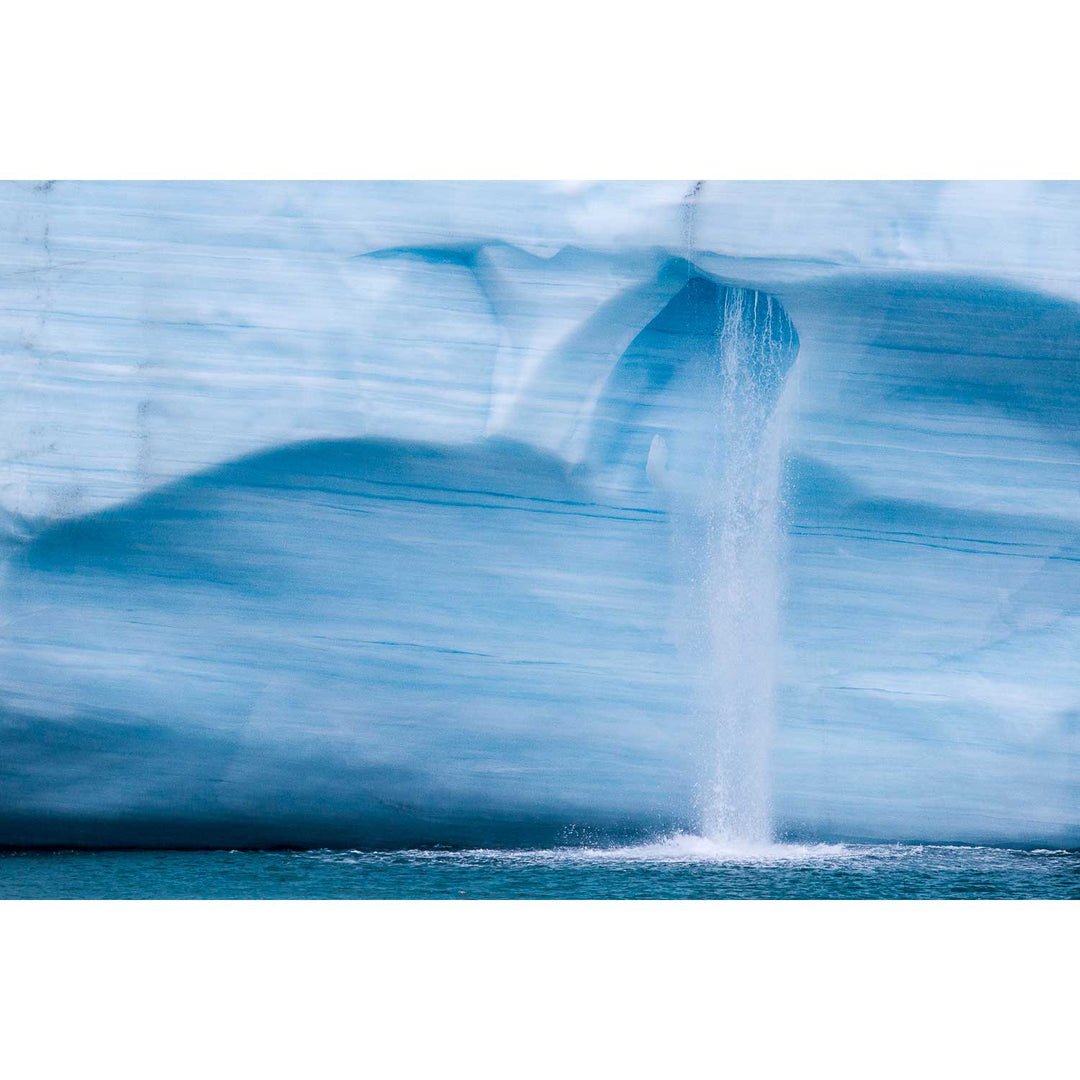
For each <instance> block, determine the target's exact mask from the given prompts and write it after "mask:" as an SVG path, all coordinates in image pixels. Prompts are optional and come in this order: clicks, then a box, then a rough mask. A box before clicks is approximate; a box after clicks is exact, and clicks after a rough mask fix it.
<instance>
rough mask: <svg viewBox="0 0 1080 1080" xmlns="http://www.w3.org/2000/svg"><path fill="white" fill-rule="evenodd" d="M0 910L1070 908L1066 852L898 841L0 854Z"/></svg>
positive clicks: (1078, 883) (1073, 877) (1078, 885)
mask: <svg viewBox="0 0 1080 1080" xmlns="http://www.w3.org/2000/svg"><path fill="white" fill-rule="evenodd" d="M0 899H9V900H14V899H26V900H46V899H66V900H98V899H102V900H104V899H126V900H168V899H196V900H226V899H235V900H256V899H265V900H330V899H356V900H363V899H369V900H375V899H379V900H406V899H417V900H439V899H446V900H455V899H456V900H460V899H489V900H495V899H566V900H570V899H580V900H586V899H588V900H620V899H626V900H630V899H641V900H669V899H670V900H676V899H687V900H690V899H695V900H701V899H717V900H722V899H746V900H767V899H805V900H811V899H813V900H826V899H829V900H832V899H837V900H839V899H844V900H851V899H865V900H871V899H878V900H885V899H897V900H915V899H927V900H929V899H935V900H946V899H1000V900H1004V899H1080V852H1078V851H1052V850H1037V851H1024V850H1015V849H1006V848H991V847H958V846H944V845H941V846H939V845H914V844H909V845H900V844H829V845H826V844H817V845H777V846H775V847H770V848H763V849H760V850H757V851H753V852H720V851H716V850H715V849H710V847H709V845H707V844H706V843H705V842H704V841H701V840H699V839H697V838H692V837H676V838H673V839H671V840H667V841H663V842H661V843H657V844H652V845H643V846H639V847H627V848H610V849H599V848H554V849H548V850H543V851H486V850H485V851H396V852H359V851H53V852H41V851H12V852H4V853H0Z"/></svg>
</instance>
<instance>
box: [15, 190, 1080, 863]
mask: <svg viewBox="0 0 1080 1080" xmlns="http://www.w3.org/2000/svg"><path fill="white" fill-rule="evenodd" d="M686 190H687V185H686V184H683V183H678V184H671V185H512V184H508V185H490V184H474V185H451V184H447V185H388V184H328V185H305V184H300V185H290V184H201V185H190V184H183V185H170V184H159V185H141V184H89V185H87V184H67V183H57V184H53V185H37V186H35V185H22V184H8V185H4V186H3V187H0V221H2V222H3V229H2V231H0V283H2V286H3V295H4V302H3V304H2V305H0V357H2V362H3V363H4V365H5V368H6V370H5V380H4V387H5V393H6V394H7V402H6V409H5V417H6V422H5V425H4V429H3V436H2V443H0V447H2V451H3V461H4V465H3V469H2V471H0V515H2V516H0V528H2V531H3V545H4V548H3V550H4V556H3V564H2V567H3V569H2V573H3V579H2V582H0V590H2V591H0V602H2V609H0V622H2V636H0V757H2V764H0V842H6V843H24V842H38V843H79V842H83V843H100V842H129V843H228V844H237V843H317V844H321V843H355V844H366V843H373V844H394V843H424V842H461V843H476V842H484V843H519V842H531V841H532V840H538V841H539V840H544V841H547V840H550V839H551V838H557V837H559V836H563V835H568V830H569V834H573V833H574V831H575V830H577V831H581V830H584V831H589V830H593V831H599V832H611V833H616V832H640V831H643V830H649V829H654V828H666V827H672V826H676V825H687V824H693V823H694V822H695V821H696V820H697V819H698V815H699V809H700V808H699V806H698V805H697V804H696V802H695V800H696V798H697V796H698V795H699V794H700V791H701V783H702V769H703V761H704V760H705V759H707V758H708V756H709V754H710V753H711V752H712V751H711V750H710V744H709V738H710V736H709V732H710V730H711V729H710V727H709V724H710V721H709V719H708V717H707V716H705V715H704V714H703V710H702V708H701V703H700V688H701V670H700V657H699V656H698V655H695V650H694V647H693V641H694V640H695V634H697V633H698V630H699V629H700V625H701V622H700V612H699V611H696V610H695V606H694V603H693V587H692V586H693V580H694V578H693V573H688V571H687V570H686V560H685V554H686V552H687V551H688V550H691V551H692V550H693V544H692V543H689V542H688V538H687V524H686V522H687V520H688V519H687V517H686V514H685V512H684V511H685V508H686V506H687V505H688V500H689V503H690V504H693V501H694V500H695V499H698V500H700V498H701V497H702V493H705V494H706V495H707V494H708V493H709V492H712V491H715V490H716V482H717V477H718V474H717V473H716V471H715V469H713V470H712V471H711V472H710V470H709V468H707V467H706V463H707V462H708V460H709V453H710V447H711V448H712V450H713V451H714V452H715V450H716V448H717V447H722V446H724V445H726V442H725V440H726V439H727V438H728V436H729V435H730V432H731V430H733V429H732V428H731V426H730V425H723V424H721V425H720V426H719V427H718V425H717V415H718V413H717V398H716V394H717V392H718V391H717V388H718V387H722V380H716V379H714V378H713V376H714V375H716V374H717V373H716V371H715V370H714V368H712V367H710V365H712V364H714V362H715V358H716V355H717V352H716V341H717V338H718V335H720V334H721V333H722V327H723V322H724V319H723V312H724V310H725V308H728V309H730V307H731V305H732V304H733V303H739V304H753V303H758V304H761V305H762V306H763V308H764V307H767V306H773V305H774V306H775V311H776V312H777V313H778V314H777V316H776V317H777V318H778V319H781V323H779V324H777V325H783V326H786V327H790V328H791V331H790V337H791V343H792V345H793V346H794V345H795V344H797V347H798V349H797V355H798V359H797V362H796V363H795V366H794V368H793V369H791V368H790V361H791V360H794V358H795V349H794V347H793V348H791V349H790V350H788V352H787V353H785V356H786V357H787V360H786V361H785V362H784V363H781V364H780V365H779V366H778V368H777V373H776V378H775V380H774V386H773V399H772V400H770V403H769V408H768V409H767V410H766V413H765V414H764V415H767V416H768V417H774V416H779V417H782V419H783V422H782V425H781V427H780V428H778V429H775V430H776V435H777V438H778V439H779V442H778V449H777V453H778V454H779V455H780V457H779V458H778V461H779V462H780V463H781V465H782V470H781V472H780V473H779V474H778V475H779V476H780V477H781V478H782V480H783V482H784V491H785V492H786V506H787V510H786V514H785V517H784V521H783V524H784V526H785V528H784V532H785V537H784V540H783V543H782V544H781V545H780V549H779V554H778V565H779V566H780V568H781V569H782V578H783V581H784V583H785V588H784V591H783V593H782V594H781V592H780V584H779V582H778V583H777V585H776V590H777V597H780V596H781V595H782V596H783V605H782V607H780V608H779V609H778V629H777V633H776V638H777V640H778V648H777V655H776V656H775V657H774V658H773V660H774V663H775V679H773V680H772V681H773V682H774V683H775V690H776V731H775V738H774V741H773V748H772V755H771V759H770V761H771V765H770V769H769V772H770V778H771V788H772V802H773V807H774V809H775V813H776V815H777V818H778V821H779V823H780V825H781V826H782V827H783V828H787V829H791V830H797V831H801V832H804V833H808V834H814V835H829V836H834V835H849V836H874V837H901V838H922V839H958V840H974V839H992V840H998V841H1011V842H1020V843H1028V842H1030V843H1044V842H1048V843H1049V842H1052V843H1065V842H1068V843H1073V842H1077V840H1078V839H1080V809H1078V805H1080V792H1078V781H1077V776H1078V773H1077V751H1078V747H1080V733H1078V732H1080V725H1078V717H1080V661H1078V656H1080V650H1078V648H1077V646H1078V645H1080V621H1078V605H1077V596H1078V595H1080V593H1078V584H1080V580H1078V575H1080V571H1078V568H1077V566H1078V562H1077V561H1078V559H1080V545H1078V542H1077V524H1078V519H1080V497H1078V485H1077V480H1078V477H1080V423H1078V418H1080V400H1078V398H1080V390H1078V381H1077V361H1078V358H1080V307H1078V306H1077V305H1078V299H1080V277H1078V271H1080V267H1078V266H1077V260H1076V252H1077V251H1078V250H1080V188H1077V187H1076V186H1073V185H970V184H927V185H914V184H897V185H885V184H859V185H854V184H805V185H791V184H775V185H744V184H735V185H726V184H711V183H707V184H705V185H704V186H703V187H702V188H701V190H700V191H699V193H698V195H697V196H696V199H697V204H696V206H697V208H696V211H695V220H694V236H693V250H692V251H691V250H688V246H687V243H686V228H685V217H686V215H685V205H686V204H685V200H684V196H685V192H686ZM739 415H744V413H743V412H740V413H739ZM690 531H691V532H692V531H693V525H692V521H691V525H690ZM691 539H692V538H691ZM698 550H701V549H700V544H699V546H698ZM753 550H754V549H753V548H752V547H750V548H748V549H747V553H748V554H749V553H752V551H753ZM761 573H762V571H761V569H760V567H758V568H757V569H754V567H753V566H752V560H751V566H750V573H749V574H748V575H744V576H749V577H755V578H757V577H760V576H761ZM740 595H743V596H744V598H746V597H751V598H752V597H753V596H754V595H755V594H754V592H753V590H751V591H749V592H744V593H742V594H740ZM729 609H730V605H729V606H728V607H725V610H729ZM759 622H760V619H758V620H755V619H751V624H752V625H757V624H758V623H759ZM695 627H696V628H697V629H695ZM698 639H699V640H700V635H699V638H698ZM720 660H721V662H720V663H718V664H717V666H716V667H715V668H714V669H713V672H714V677H715V678H719V679H720V680H721V681H720V683H719V684H718V685H717V687H716V688H715V689H716V691H717V692H719V693H723V692H725V690H724V688H725V687H726V688H728V690H730V688H731V687H732V686H733V685H734V684H733V680H735V679H736V678H737V677H738V674H739V672H740V671H741V670H743V668H744V667H745V665H743V666H739V665H735V666H732V665H731V664H728V666H727V668H726V669H725V665H724V663H723V660H724V657H723V656H721V657H720ZM717 673H720V674H717ZM741 692H742V691H740V693H741ZM713 696H714V697H715V694H714V695H713Z"/></svg>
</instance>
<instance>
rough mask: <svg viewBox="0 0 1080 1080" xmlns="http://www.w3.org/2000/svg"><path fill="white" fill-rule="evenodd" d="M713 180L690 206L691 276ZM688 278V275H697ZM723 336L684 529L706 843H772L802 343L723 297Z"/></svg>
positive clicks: (779, 324) (768, 309)
mask: <svg viewBox="0 0 1080 1080" xmlns="http://www.w3.org/2000/svg"><path fill="white" fill-rule="evenodd" d="M703 187H704V182H703V181H697V182H696V183H695V184H693V186H691V187H690V188H689V189H688V190H687V192H686V194H685V196H684V198H683V203H682V233H683V236H682V239H683V245H684V249H685V258H686V261H687V266H688V268H689V267H690V266H692V265H693V261H694V257H695V235H694V233H695V228H696V225H697V216H698V212H699V205H698V203H699V197H700V195H701V192H702V189H703ZM688 273H689V270H688ZM715 297H716V299H715V303H716V305H717V308H718V311H717V315H716V322H715V326H716V331H715V334H714V335H713V336H712V339H711V341H710V342H708V343H707V344H706V346H705V349H704V353H703V354H699V355H698V356H697V362H696V364H695V367H696V368H697V369H698V373H699V374H698V382H697V385H698V393H699V395H700V406H701V410H700V417H701V421H700V422H701V431H700V433H699V435H698V438H697V440H696V456H697V458H698V460H697V461H696V462H695V464H694V468H693V470H692V471H693V472H694V473H695V474H696V483H695V485H694V487H693V489H692V493H691V494H690V495H689V496H684V497H683V498H682V499H681V500H680V504H681V505H680V511H679V514H678V518H679V519H680V520H679V521H678V522H677V532H678V533H679V535H680V539H679V544H680V546H681V547H682V548H683V555H684V558H685V557H687V556H688V563H689V581H688V585H689V601H690V606H691V612H692V618H691V625H692V628H693V629H692V632H691V651H692V654H693V655H694V658H695V661H696V667H697V669H698V679H697V682H698V690H699V706H698V708H699V713H700V717H699V718H700V722H701V726H702V730H703V733H704V734H703V746H702V762H703V774H702V776H701V777H700V780H699V789H698V799H697V801H698V813H699V818H700V828H701V831H702V833H703V835H704V836H705V837H707V838H708V839H710V840H712V841H715V842H717V843H720V844H724V845H748V844H749V845H753V844H763V843H768V842H769V841H770V840H771V839H772V833H773V824H772V810H771V799H770V749H771V744H772V734H773V725H774V708H775V705H774V700H775V684H776V674H777V672H776V664H777V653H778V637H779V608H780V594H781V574H780V561H781V531H782V530H781V507H780V494H781V486H780V465H781V427H782V410H781V409H780V408H779V407H778V403H779V401H780V391H781V389H782V387H783V382H784V376H785V375H786V373H787V370H788V368H789V367H790V365H791V363H792V361H793V359H794V357H795V354H796V353H797V351H798V337H797V335H796V333H795V330H794V327H793V326H792V324H791V322H790V320H789V318H788V316H787V313H786V312H785V311H784V309H783V307H782V306H781V305H780V303H779V301H777V300H775V299H774V298H773V297H771V296H769V295H767V294H765V293H762V292H758V291H754V290H747V289H741V288H734V287H726V288H724V287H721V288H718V289H717V290H716V292H715Z"/></svg>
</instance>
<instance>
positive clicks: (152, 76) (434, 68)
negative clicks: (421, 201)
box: [0, 0, 1078, 180]
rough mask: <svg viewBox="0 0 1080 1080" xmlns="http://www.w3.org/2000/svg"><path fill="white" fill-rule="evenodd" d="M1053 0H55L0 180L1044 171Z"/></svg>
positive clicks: (38, 39)
mask: <svg viewBox="0 0 1080 1080" xmlns="http://www.w3.org/2000/svg"><path fill="white" fill-rule="evenodd" d="M1070 10H1071V9H1070V8H1069V7H1068V6H1067V5H1065V4H1061V3H1047V2H1044V0H1029V2H1028V3H1026V4H1025V5H1024V6H1023V8H1022V9H1019V8H1017V7H1016V5H1014V4H1010V5H1006V4H998V3H984V4H974V3H956V2H950V0H933V2H930V0H905V3H903V4H896V5H870V4H866V3H865V2H858V3H856V2H838V0H819V2H817V3H813V4H808V3H795V2H792V0H771V2H769V3H762V4H750V3H745V2H743V3H740V4H735V3H730V2H726V0H681V2H679V3H677V4H671V3H661V2H660V0H653V2H652V3H638V4H632V3H625V2H620V3H615V2H612V0H600V2H598V0H545V3H543V4H528V5H521V4H507V3H505V2H503V0H458V2H457V3H453V4H447V3H436V2H434V0H410V2H409V3H403V4H395V5H391V4H362V3H360V4H357V3H348V4H347V3H341V2H326V0H306V2H305V3H304V4H302V5H301V4H286V3H281V2H274V0H264V2H259V3H255V2H237V0H232V2H229V0H188V2H186V3H184V4H183V5H180V4H176V5H148V4H145V3H142V2H128V0H122V2H117V0H100V2H98V3H95V4H85V3H78V4H77V3H73V2H71V0H53V2H52V3H49V4H41V5H30V4H20V5H9V6H8V8H7V9H6V10H5V13H4V48H3V63H2V64H0V92H2V93H3V100H4V102H5V106H6V107H5V110H4V130H3V133H2V137H0V176H3V177H6V178H8V179H45V178H48V179H70V178H84V179H114V178H119V179H228V178H266V179H357V178H359V179H387V178H413V179H448V178H464V179H567V178H578V179H580V178H590V179H598V178H604V179H657V178H671V177H672V176H680V177H681V176H706V177H715V178H718V179H732V180H735V179H837V178H852V179H925V178H972V177H976V178H984V179H985V178H994V179H1060V178H1068V177H1075V176H1077V175H1078V173H1077V160H1078V152H1077V140H1076V138H1075V135H1074V132H1075V116H1074V113H1075V100H1076V76H1075V42H1076V29H1077V27H1076V18H1075V15H1070Z"/></svg>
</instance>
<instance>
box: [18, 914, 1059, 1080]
mask: <svg viewBox="0 0 1080 1080" xmlns="http://www.w3.org/2000/svg"><path fill="white" fill-rule="evenodd" d="M1075 913H1076V909H1075V908H1073V907H1070V906H1069V904H1068V903H1067V902H1052V901H1019V902H999V903H995V902H988V901H977V902H963V901H961V902H951V903H950V902H942V903H928V902H918V901H916V902H909V903H892V902H878V903H872V902H866V901H850V902H838V901H832V902H800V901H774V902H768V903H751V902H708V901H705V902H696V901H682V902H680V901H674V902H611V903H589V902H573V901H567V902H559V901H554V902H522V901H508V902H497V901H496V902H475V901H474V902H448V903H439V902H427V903H422V902H414V903H387V902H378V901H368V902H360V903H356V902H353V903H350V902H322V903H320V902H295V903H294V902H278V903H273V902H266V901H261V902H260V901H255V902H235V903H228V902H223V903H187V904H185V903H174V902H161V903H124V902H104V903H86V904H71V903H64V902H48V903H36V904H35V903H21V902H12V903H9V904H6V905H3V906H0V924H2V926H3V929H4V939H5V942H6V944H5V951H6V953H7V957H6V961H5V966H6V973H5V977H4V979H3V981H2V983H0V986H2V989H0V1015H2V1016H3V1018H4V1030H5V1039H4V1044H3V1049H2V1050H0V1054H2V1056H3V1058H4V1059H5V1062H6V1067H5V1074H6V1075H8V1076H11V1077H13V1078H14V1077H18V1078H19V1080H30V1078H34V1077H49V1078H52V1077H64V1078H67V1077H80V1078H84V1077H98V1076H100V1077H108V1078H110V1080H122V1078H127V1077H132V1078H138V1080H146V1078H148V1077H153V1078H154V1080H169V1078H172V1077H177V1078H184V1080H189V1078H191V1077H230V1078H232V1077H236V1078H243V1077H252V1078H259V1080H263V1078H273V1077H290V1078H294V1077H312V1078H318V1080H326V1078H330V1077H338V1076H348V1077H356V1076H363V1077H373V1078H376V1077H377V1078H379V1080H383V1078H390V1077H435V1076H463V1077H470V1078H483V1077H492V1078H496V1077H497V1078H499V1080H505V1078H511V1077H512V1078H515V1080H519V1078H530V1077H590V1078H591V1077H597V1078H602V1077H613V1078H622V1077H651V1078H655V1077H686V1076H697V1075H705V1076H719V1077H731V1078H733V1080H734V1078H738V1080H743V1078H756V1077H769V1078H771V1077H778V1078H780V1077H782V1078H795V1077H815V1076H822V1077H828V1078H830V1080H838V1078H845V1077H851V1078H853V1080H855V1078H857V1080H867V1078H869V1077H873V1078H875V1080H887V1078H891V1077H919V1078H923V1077H950V1078H951V1077H980V1078H994V1077H1010V1078H1014V1077H1020V1076H1030V1077H1049V1076H1057V1075H1064V1074H1065V1073H1063V1072H1062V1068H1063V1067H1064V1066H1065V1065H1066V1063H1067V1061H1068V1060H1069V1053H1070V1045H1069V1044H1070V1043H1072V1042H1073V1039H1072V1032H1073V1029H1074V1027H1075V1015H1074V1013H1075V994H1074V992H1073V986H1072V982H1073V978H1074V974H1075V971H1076V969H1077V962H1078V961H1080V948H1078V936H1077V934H1076V933H1075ZM12 960H14V964H13V966H12Z"/></svg>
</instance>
